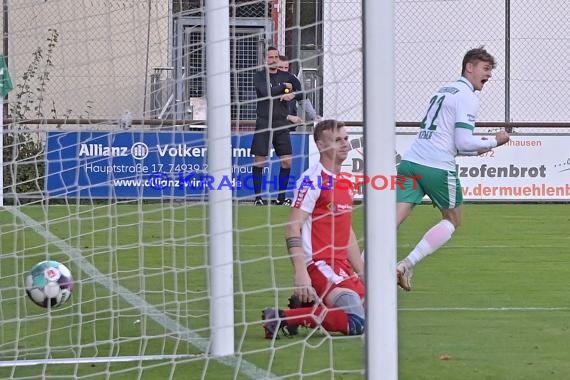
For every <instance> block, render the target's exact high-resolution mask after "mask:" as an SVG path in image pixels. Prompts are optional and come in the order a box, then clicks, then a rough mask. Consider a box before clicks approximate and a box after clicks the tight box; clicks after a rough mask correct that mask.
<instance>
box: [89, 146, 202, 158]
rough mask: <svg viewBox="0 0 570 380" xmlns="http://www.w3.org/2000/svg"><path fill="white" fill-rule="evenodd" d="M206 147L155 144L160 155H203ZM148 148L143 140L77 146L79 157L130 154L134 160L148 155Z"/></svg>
mask: <svg viewBox="0 0 570 380" xmlns="http://www.w3.org/2000/svg"><path fill="white" fill-rule="evenodd" d="M206 150H207V148H206V147H198V146H192V145H187V144H176V145H156V151H157V152H158V155H159V156H160V157H165V156H169V157H204V156H205V155H206ZM149 152H150V149H149V147H148V145H146V144H145V143H143V142H137V143H134V144H133V145H132V146H131V147H126V146H105V145H103V144H87V143H82V144H81V145H80V147H79V157H127V156H132V157H133V158H134V159H136V160H142V159H144V158H146V156H148V153H149Z"/></svg>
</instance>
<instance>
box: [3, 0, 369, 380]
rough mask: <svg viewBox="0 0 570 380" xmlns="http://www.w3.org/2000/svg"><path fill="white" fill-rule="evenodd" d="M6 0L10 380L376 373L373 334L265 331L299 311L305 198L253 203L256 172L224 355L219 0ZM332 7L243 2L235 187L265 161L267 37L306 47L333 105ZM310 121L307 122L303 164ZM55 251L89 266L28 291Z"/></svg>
mask: <svg viewBox="0 0 570 380" xmlns="http://www.w3.org/2000/svg"><path fill="white" fill-rule="evenodd" d="M7 4H8V7H7V9H6V11H7V13H5V17H4V19H3V23H4V27H5V28H6V30H8V34H7V36H8V39H7V44H4V51H3V56H4V57H5V59H6V62H7V64H8V67H7V70H6V72H7V73H8V74H9V76H10V80H11V82H12V84H13V89H12V90H11V91H9V92H8V93H7V96H6V98H5V102H4V109H3V116H4V127H3V141H2V142H3V149H4V155H3V193H2V201H3V208H2V210H1V211H0V215H1V221H2V222H1V229H0V238H1V241H2V252H1V253H0V318H1V319H2V325H1V326H0V378H13V379H31V378H54V379H55V378H57V379H64V378H85V379H88V378H113V379H115V378H121V379H122V378H125V379H131V378H133V379H138V378H151V377H155V378H160V379H166V378H172V379H190V378H192V379H198V378H201V379H229V378H236V379H243V378H250V379H260V378H301V377H303V378H305V377H313V378H323V377H327V378H334V377H342V378H345V379H348V378H361V377H362V375H363V371H364V356H363V340H362V339H361V338H360V337H344V336H342V335H335V334H332V335H331V334H329V333H327V332H325V331H324V330H319V329H317V330H311V329H305V328H301V329H300V333H299V335H298V336H296V337H294V338H282V339H279V340H271V339H265V336H264V330H263V328H262V320H261V311H262V310H263V309H264V308H265V307H275V308H285V307H287V303H288V298H289V297H290V296H291V294H292V291H293V290H292V271H291V264H290V260H289V257H288V255H287V250H286V248H285V240H284V225H285V223H286V221H287V218H288V213H289V211H288V208H287V207H284V206H274V205H268V206H265V207H254V206H253V189H252V187H251V183H249V184H248V183H247V182H244V184H243V186H242V187H241V188H240V189H238V190H235V191H234V194H233V195H234V202H233V206H232V211H233V220H232V229H233V243H234V246H233V249H232V247H230V250H231V251H232V252H231V253H232V255H233V256H232V257H233V259H232V264H233V265H232V266H233V276H232V277H231V278H230V279H229V281H232V280H233V281H232V285H233V300H234V302H233V303H234V309H233V310H225V311H222V312H225V313H230V314H233V321H234V322H233V326H231V328H232V329H233V331H234V336H228V337H227V339H229V340H231V341H232V343H231V344H232V345H233V348H234V350H233V351H234V352H235V354H234V355H230V356H222V357H220V356H217V355H215V354H213V353H212V341H211V336H212V335H213V334H214V333H215V332H214V331H212V329H211V320H212V318H213V316H212V315H211V314H212V310H211V302H212V298H211V294H212V287H211V282H210V280H211V276H212V272H211V271H212V267H211V262H212V261H211V258H210V257H209V245H210V239H211V236H210V235H209V230H210V227H209V218H210V217H211V214H210V206H209V204H208V191H207V190H206V189H205V187H206V186H204V184H203V183H202V182H201V180H200V178H199V177H198V175H202V174H207V173H208V157H207V152H208V133H207V132H206V128H205V126H206V123H205V119H206V115H207V107H208V104H207V103H208V102H206V95H207V94H206V88H207V73H206V65H207V62H206V55H207V49H208V46H207V44H206V40H207V30H208V26H207V25H206V23H205V17H204V10H205V8H204V2H202V1H178V0H176V1H169V2H165V1H162V2H159V1H143V0H121V1H96V2H89V1H87V2H81V5H78V4H76V3H75V2H71V1H67V0H49V1H46V2H37V1H32V0H24V1H17V2H16V1H9V2H7ZM321 7H322V4H321V3H320V2H315V3H313V4H309V6H306V5H305V6H303V7H302V8H301V7H300V6H299V4H297V5H295V6H293V3H292V2H286V1H261V0H258V1H238V0H236V1H233V0H232V1H231V2H230V11H229V13H230V16H231V18H230V35H231V38H230V39H229V41H230V54H231V119H232V130H231V141H232V147H231V155H232V167H231V168H230V170H231V172H232V174H233V176H234V177H233V178H232V181H233V182H232V185H233V186H235V185H237V183H236V182H239V181H240V179H239V176H241V178H244V177H246V176H248V175H251V171H252V168H251V166H252V162H253V157H252V155H251V153H250V151H249V149H250V146H251V139H252V133H251V132H252V130H253V128H254V125H255V117H256V94H255V88H254V87H253V75H254V74H255V72H256V71H257V70H259V69H261V68H262V67H263V64H264V57H263V52H264V51H265V49H266V48H267V47H268V46H270V45H273V46H276V47H278V48H279V51H280V53H281V54H287V55H288V56H289V57H290V63H291V72H293V73H294V74H296V75H297V74H301V75H299V78H300V80H301V82H302V85H303V87H305V88H306V94H307V97H308V98H309V99H310V100H311V101H312V103H313V105H314V108H315V111H316V112H317V113H318V114H320V115H322V113H323V109H322V103H323V102H322V96H323V95H322V93H323V91H322V90H323V82H322V78H321V76H322V73H321V72H320V65H322V61H323V51H322V40H321V37H320V34H321V33H322V25H321V23H322V15H320V13H321V12H322V8H321ZM336 17H337V18H338V16H336ZM358 17H359V16H358V14H351V15H349V16H347V19H346V20H347V21H356V20H357V19H358ZM335 21H337V20H335ZM355 42H356V41H355ZM294 46H295V48H293V47H294ZM300 46H302V47H303V48H302V49H300V48H298V47H300ZM351 49H353V50H354V51H356V50H357V49H358V46H357V45H356V44H355V46H353V47H352V48H351ZM3 88H6V90H7V89H8V88H7V86H6V87H3ZM357 107H361V105H360V104H358V105H356V104H355V105H351V106H350V107H349V109H350V110H352V111H354V109H356V108H357ZM329 113H330V116H332V117H336V116H337V115H335V114H333V113H332V112H329ZM312 125H313V124H312V122H308V123H307V124H304V125H301V126H299V127H298V128H297V131H296V132H294V133H293V134H292V143H293V151H294V152H293V153H294V157H293V169H292V173H291V175H292V176H293V177H295V176H298V175H299V174H300V173H301V172H302V171H303V170H305V168H306V166H307V165H308V161H309V145H310V130H311V128H312ZM227 130H228V133H230V128H229V126H228V129H227ZM306 131H309V132H308V133H305V132H306ZM229 153H230V152H229V151H228V154H229ZM270 160H271V164H270V165H268V166H267V169H266V170H267V171H266V172H265V173H266V174H267V175H268V176H269V175H272V174H271V173H273V174H276V173H277V172H276V170H278V168H279V162H278V161H277V158H276V156H275V155H274V154H270ZM192 173H193V174H192ZM236 178H238V179H236ZM212 191H213V190H211V188H210V190H209V192H210V193H211V192H212ZM291 195H292V192H291V191H289V194H288V197H291ZM275 196H276V192H275V189H274V188H273V187H271V186H270V187H268V188H267V189H265V187H264V192H263V197H264V198H265V199H266V200H267V201H270V200H272V199H275ZM356 215H357V216H356V217H355V219H356V220H357V221H358V223H359V224H360V229H359V233H360V234H362V229H361V225H362V223H361V216H362V214H361V210H360V209H358V210H357V211H356ZM361 236H362V235H360V237H361ZM45 260H54V261H58V262H60V263H62V264H64V265H66V266H67V267H68V268H69V269H70V270H71V274H72V276H73V280H74V289H73V292H72V295H71V297H70V298H69V300H67V302H65V303H63V304H62V305H59V306H57V307H55V306H54V307H48V308H43V307H40V306H38V305H36V304H34V303H33V302H32V301H31V299H29V298H28V297H27V296H26V292H25V290H26V289H25V281H24V278H25V276H26V275H27V274H28V273H29V272H30V270H31V268H32V267H33V266H34V265H35V264H37V263H39V262H41V261H45ZM225 327H227V326H225Z"/></svg>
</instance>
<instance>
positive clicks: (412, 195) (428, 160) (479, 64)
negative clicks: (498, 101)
mask: <svg viewBox="0 0 570 380" xmlns="http://www.w3.org/2000/svg"><path fill="white" fill-rule="evenodd" d="M494 68H495V59H494V58H493V56H492V55H490V54H489V53H488V52H487V51H486V50H485V49H483V48H477V49H472V50H470V51H468V52H467V53H466V54H465V56H464V58H463V64H462V71H461V78H459V79H458V80H457V81H455V82H452V83H449V84H447V85H445V86H443V87H441V88H440V89H439V90H437V91H436V93H435V94H434V95H433V97H432V98H431V100H430V103H429V105H428V108H427V111H426V113H425V116H424V118H423V120H422V122H421V125H420V131H419V132H418V134H417V136H416V139H415V141H414V142H413V144H412V146H411V147H410V149H409V150H408V151H407V152H406V153H404V155H403V157H402V161H401V162H400V165H399V167H398V175H401V176H405V177H410V179H409V180H408V181H407V182H406V185H405V189H400V188H398V189H397V202H398V203H397V208H396V211H397V223H398V225H400V224H401V223H402V222H403V221H404V220H405V219H406V218H407V217H408V216H409V215H410V213H411V212H412V209H413V207H414V206H415V205H416V204H419V203H421V201H422V199H423V197H424V196H425V195H427V196H429V198H430V199H431V200H432V202H433V204H434V206H436V207H437V208H439V209H440V210H441V214H442V220H441V221H440V222H439V223H437V224H436V225H435V226H433V227H432V228H431V229H430V230H429V231H428V232H426V234H425V235H424V236H423V238H422V240H421V241H420V242H419V243H418V244H417V245H416V247H415V248H414V249H413V250H412V251H411V252H410V254H409V255H408V256H407V257H406V258H405V259H404V260H402V261H400V262H399V263H398V265H397V268H396V270H397V275H398V285H400V286H401V287H402V288H403V289H404V290H408V291H409V290H411V278H412V274H413V268H414V266H415V265H416V264H417V263H418V262H420V261H421V260H422V259H423V258H425V257H426V256H428V255H429V254H431V253H433V252H435V251H436V250H437V249H439V248H440V247H441V246H443V245H444V244H445V243H447V242H448V241H449V239H451V235H452V234H453V232H454V231H455V229H456V228H457V227H459V225H460V224H461V205H462V203H463V195H462V193H461V184H460V183H459V178H458V176H457V172H456V164H455V157H456V156H457V155H477V154H481V153H484V152H487V151H489V150H491V149H493V148H495V147H497V146H500V145H503V144H505V143H506V142H508V141H509V135H508V133H507V132H505V131H500V132H498V133H497V134H496V135H495V137H494V138H491V139H484V138H479V137H476V136H474V135H473V129H474V128H475V120H476V118H477V113H478V111H479V99H478V97H477V96H476V95H475V91H480V90H481V89H482V88H483V86H484V84H485V83H486V82H487V81H488V80H489V79H490V78H491V75H492V71H493V69H494ZM413 176H417V177H420V178H419V179H418V180H417V184H415V183H414V182H413V181H412V178H411V177H413ZM417 177H416V178H417Z"/></svg>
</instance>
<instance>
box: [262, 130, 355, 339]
mask: <svg viewBox="0 0 570 380" xmlns="http://www.w3.org/2000/svg"><path fill="white" fill-rule="evenodd" d="M314 139H315V143H316V145H317V147H318V149H319V152H320V160H319V162H318V163H317V164H315V165H313V166H312V167H311V168H309V169H308V170H307V171H305V173H303V175H301V178H300V179H299V181H298V183H297V186H296V190H295V197H294V201H293V205H292V209H291V215H290V217H289V223H288V224H287V227H286V232H285V234H286V242H287V249H288V251H289V254H290V256H291V261H292V263H293V267H294V271H295V279H294V285H295V296H294V298H293V301H292V302H290V305H289V306H290V308H289V309H285V310H280V309H265V310H264V311H263V313H262V318H263V320H264V324H263V327H264V329H265V337H266V338H270V339H271V338H274V337H277V333H278V332H279V330H280V329H281V330H283V331H284V332H285V333H289V334H292V335H294V334H296V331H297V327H298V326H300V325H302V326H307V327H311V328H315V327H319V326H321V327H323V328H324V329H325V330H327V331H330V332H339V333H342V334H345V335H360V334H362V333H363V332H364V321H365V318H364V306H363V304H362V301H363V299H364V284H363V283H362V281H361V278H360V276H361V275H362V274H363V273H364V262H363V259H362V256H361V252H360V249H359V248H358V241H357V239H356V235H355V234H354V231H353V229H352V202H353V195H354V193H353V190H352V189H351V188H347V186H340V185H337V184H335V183H334V179H335V175H336V174H338V173H339V172H340V171H341V165H342V163H343V162H344V161H345V160H346V158H347V156H348V152H349V150H350V147H349V144H348V134H347V132H346V130H345V128H344V124H343V123H341V122H337V121H335V120H324V121H321V122H320V123H318V124H317V125H316V127H315V130H314ZM315 293H316V294H315ZM315 296H316V297H318V300H320V301H321V302H316V303H315V306H309V305H310V304H307V303H308V302H313V301H315V300H316V299H315ZM303 304H304V305H303ZM297 306H304V307H297Z"/></svg>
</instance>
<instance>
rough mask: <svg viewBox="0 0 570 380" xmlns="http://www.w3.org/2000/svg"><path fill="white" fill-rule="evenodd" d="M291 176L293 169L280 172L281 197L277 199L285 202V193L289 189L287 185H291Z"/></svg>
mask: <svg viewBox="0 0 570 380" xmlns="http://www.w3.org/2000/svg"><path fill="white" fill-rule="evenodd" d="M289 174H291V168H287V169H285V168H283V167H282V168H281V169H280V170H279V195H277V199H279V200H280V201H283V200H284V199H285V193H286V191H287V190H286V189H287V185H289Z"/></svg>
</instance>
